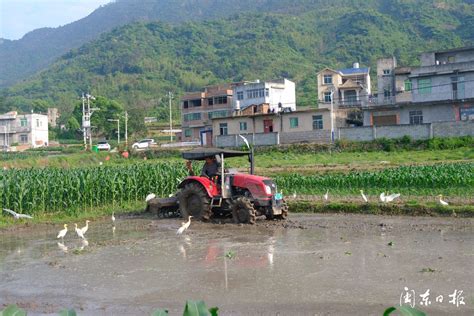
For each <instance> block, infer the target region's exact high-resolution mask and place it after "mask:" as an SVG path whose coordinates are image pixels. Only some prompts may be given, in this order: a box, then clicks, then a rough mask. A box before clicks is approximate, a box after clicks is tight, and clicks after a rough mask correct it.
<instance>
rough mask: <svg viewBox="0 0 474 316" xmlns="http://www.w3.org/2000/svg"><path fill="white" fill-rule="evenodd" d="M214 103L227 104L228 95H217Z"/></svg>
mask: <svg viewBox="0 0 474 316" xmlns="http://www.w3.org/2000/svg"><path fill="white" fill-rule="evenodd" d="M214 104H227V96H221V97H215V98H214Z"/></svg>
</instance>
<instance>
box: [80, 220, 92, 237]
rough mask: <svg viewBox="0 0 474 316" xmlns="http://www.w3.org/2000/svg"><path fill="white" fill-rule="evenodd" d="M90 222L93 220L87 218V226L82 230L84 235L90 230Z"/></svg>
mask: <svg viewBox="0 0 474 316" xmlns="http://www.w3.org/2000/svg"><path fill="white" fill-rule="evenodd" d="M90 222H91V221H90V220H86V226H84V227H82V228H81V231H82V234H83V235H85V234H86V233H87V231H88V230H89V223H90Z"/></svg>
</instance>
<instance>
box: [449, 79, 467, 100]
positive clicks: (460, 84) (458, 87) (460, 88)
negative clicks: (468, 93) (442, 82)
mask: <svg viewBox="0 0 474 316" xmlns="http://www.w3.org/2000/svg"><path fill="white" fill-rule="evenodd" d="M451 86H452V89H453V99H455V100H456V99H464V98H465V95H464V77H451Z"/></svg>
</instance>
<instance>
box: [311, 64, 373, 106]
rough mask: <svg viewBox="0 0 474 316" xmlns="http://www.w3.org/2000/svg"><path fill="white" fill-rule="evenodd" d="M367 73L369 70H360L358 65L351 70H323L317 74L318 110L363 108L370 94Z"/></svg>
mask: <svg viewBox="0 0 474 316" xmlns="http://www.w3.org/2000/svg"><path fill="white" fill-rule="evenodd" d="M369 73H370V68H360V67H359V63H354V64H353V66H352V68H345V69H338V70H333V69H331V68H325V69H323V70H321V71H320V72H318V74H317V80H318V87H317V88H318V98H319V99H318V106H319V108H330V107H331V105H332V106H333V107H334V108H344V107H362V106H365V105H366V104H367V103H368V100H369V96H370V94H371V87H370V85H371V83H370V74H369Z"/></svg>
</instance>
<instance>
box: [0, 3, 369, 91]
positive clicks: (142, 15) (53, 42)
mask: <svg viewBox="0 0 474 316" xmlns="http://www.w3.org/2000/svg"><path fill="white" fill-rule="evenodd" d="M336 1H337V2H338V3H339V4H341V5H342V4H343V2H344V1H341V0H336ZM359 2H361V1H359ZM328 3H330V1H328V0H298V1H289V0H235V1H228V0H145V1H143V0H116V1H114V2H111V3H109V4H107V5H105V6H102V7H100V8H98V9H97V10H95V11H94V12H93V13H92V14H90V15H89V16H87V17H85V18H83V19H81V20H78V21H76V22H73V23H70V24H67V25H65V26H61V27H57V28H41V29H37V30H34V31H32V32H29V33H28V34H26V35H25V36H24V37H23V38H22V39H20V40H15V41H3V42H2V41H1V40H0V70H1V71H0V88H1V87H8V86H11V85H12V84H14V83H16V82H19V81H21V80H22V79H25V78H27V77H28V76H30V75H32V74H34V73H35V72H37V71H39V70H43V69H45V68H47V67H48V66H49V65H51V64H52V63H53V62H54V61H55V60H56V59H57V58H58V57H60V56H61V55H63V54H65V53H67V52H68V51H69V50H71V49H74V48H79V47H80V46H81V45H83V44H85V43H88V42H90V41H91V40H94V39H97V38H98V37H99V35H100V34H103V33H106V32H109V31H111V30H112V29H114V28H116V27H119V26H122V25H126V24H129V23H132V22H136V21H162V22H166V23H172V24H179V23H181V22H183V21H198V20H210V19H215V18H222V17H227V16H229V15H232V14H235V13H245V12H262V13H264V12H286V13H293V14H297V13H300V12H305V11H306V10H308V9H316V8H320V7H323V6H325V5H327V4H328Z"/></svg>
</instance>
